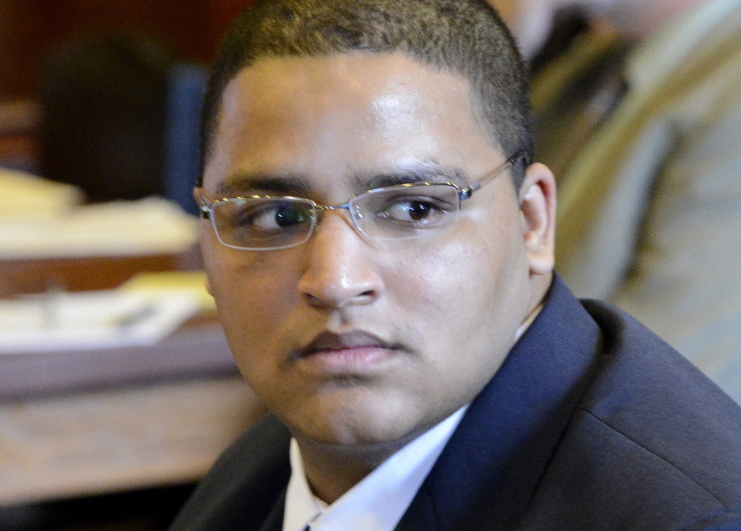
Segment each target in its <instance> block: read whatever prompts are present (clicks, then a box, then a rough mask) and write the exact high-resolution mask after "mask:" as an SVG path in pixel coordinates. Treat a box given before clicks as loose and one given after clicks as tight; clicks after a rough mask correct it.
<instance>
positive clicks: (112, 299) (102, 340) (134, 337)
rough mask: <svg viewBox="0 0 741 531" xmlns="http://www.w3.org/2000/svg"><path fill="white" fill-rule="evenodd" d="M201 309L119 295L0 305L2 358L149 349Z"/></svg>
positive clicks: (179, 298) (193, 302) (177, 297)
mask: <svg viewBox="0 0 741 531" xmlns="http://www.w3.org/2000/svg"><path fill="white" fill-rule="evenodd" d="M198 309H199V302H198V300H197V298H196V297H194V296H192V295H188V294H185V293H183V294H178V293H163V294H153V293H138V292H124V291H119V290H111V291H96V292H77V293H54V292H50V293H46V294H42V295H38V296H27V297H23V298H19V299H10V300H0V354H8V353H24V352H59V351H63V350H85V349H99V348H110V347H123V346H132V345H152V344H155V343H157V342H158V341H160V340H161V339H163V338H164V337H166V336H168V335H169V334H171V333H172V332H173V331H174V330H175V329H176V328H177V327H178V326H180V325H181V324H182V323H183V322H184V321H186V320H187V319H188V318H190V317H191V316H192V315H194V314H195V313H196V312H197V311H198Z"/></svg>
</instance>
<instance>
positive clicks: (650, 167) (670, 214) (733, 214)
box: [493, 0, 741, 402]
mask: <svg viewBox="0 0 741 531" xmlns="http://www.w3.org/2000/svg"><path fill="white" fill-rule="evenodd" d="M493 3H494V4H495V5H496V6H497V7H498V8H500V9H502V12H503V13H504V15H505V16H508V17H510V20H511V21H512V25H513V28H514V31H515V32H516V33H517V34H518V35H519V39H520V41H521V42H522V43H523V45H522V47H523V49H524V51H525V52H526V53H530V54H531V55H532V54H538V53H541V52H540V51H539V50H540V47H541V46H543V45H544V43H545V41H546V37H547V35H548V31H549V29H550V28H551V27H552V26H551V24H549V23H547V22H543V21H547V20H553V17H554V16H556V14H557V13H562V12H563V10H564V9H571V10H578V11H579V12H580V13H581V15H582V16H586V17H587V18H588V20H589V23H590V25H589V30H588V31H586V32H584V33H582V34H580V35H579V36H578V37H576V38H575V39H573V40H572V41H571V42H570V43H569V46H568V47H567V48H566V49H565V50H561V53H560V54H558V55H557V56H556V57H555V58H553V59H552V60H551V61H550V62H549V63H548V64H547V65H546V66H544V67H542V68H541V69H540V70H539V71H538V72H536V73H534V75H533V78H532V91H533V108H534V115H535V118H534V121H535V127H534V133H535V137H536V154H537V158H538V160H540V161H542V162H544V163H546V164H547V165H548V166H549V167H551V169H553V171H554V173H555V175H556V178H557V180H558V182H559V211H558V225H557V227H558V228H557V235H558V242H559V245H558V248H557V250H556V259H557V261H556V264H557V267H558V270H559V272H560V273H561V275H563V277H564V278H565V279H566V280H567V282H568V283H569V285H570V286H571V287H572V288H573V289H574V290H575V291H576V292H577V293H578V294H579V295H581V296H588V297H599V298H606V299H608V300H611V301H612V302H614V303H616V304H617V305H619V306H621V307H622V308H624V309H626V310H628V311H629V312H630V313H632V314H633V315H635V316H637V317H638V318H639V319H640V320H641V321H642V322H644V323H646V324H647V325H648V326H649V328H651V329H652V330H654V331H655V332H657V333H658V334H659V335H660V336H661V337H663V338H664V339H666V340H667V341H668V342H669V343H670V344H672V346H674V347H675V348H677V349H678V350H679V351H680V352H682V353H683V354H684V355H685V356H687V357H688V358H689V359H690V360H691V361H693V362H694V363H695V364H696V365H698V366H699V367H700V368H701V369H702V370H704V371H705V372H706V373H707V374H708V375H709V376H711V378H713V379H714V380H715V381H716V382H717V383H718V384H719V385H720V386H721V387H722V388H724V389H725V391H726V392H728V393H729V394H731V396H733V397H734V398H735V399H736V400H737V401H739V402H741V348H740V347H739V345H741V281H739V279H738V271H737V270H738V267H737V263H738V262H739V259H740V258H741V249H739V247H738V245H736V243H735V242H736V241H737V239H738V237H737V235H738V233H739V231H741V90H739V86H741V1H739V0H652V1H650V2H648V1H642V0H581V1H579V0H575V1H566V0H530V1H524V2H509V1H506V0H493ZM533 21H537V23H536V22H533ZM544 28H545V29H544Z"/></svg>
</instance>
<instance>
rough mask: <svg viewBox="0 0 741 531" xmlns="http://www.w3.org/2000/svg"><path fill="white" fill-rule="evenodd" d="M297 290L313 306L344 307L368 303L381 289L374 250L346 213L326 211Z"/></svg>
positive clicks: (310, 248)
mask: <svg viewBox="0 0 741 531" xmlns="http://www.w3.org/2000/svg"><path fill="white" fill-rule="evenodd" d="M304 245H305V246H306V249H307V253H308V261H307V264H306V267H305V270H304V272H303V274H302V276H301V278H300V280H299V282H298V291H299V293H300V294H301V296H302V297H303V298H304V299H305V300H306V301H307V302H308V303H309V304H310V305H312V306H315V307H328V308H344V307H346V306H359V305H364V304H371V303H372V302H374V301H376V300H377V299H378V298H379V297H380V296H381V294H382V292H383V281H382V279H381V277H380V275H379V273H378V271H377V269H376V267H374V261H373V259H372V258H373V256H372V253H373V252H378V251H375V250H374V249H372V248H371V247H369V246H368V244H367V242H365V241H364V240H363V239H362V238H361V236H360V235H359V234H358V233H357V232H356V231H355V228H354V227H353V226H352V221H351V220H350V218H349V216H348V215H347V213H345V212H342V211H329V212H325V213H324V215H323V216H322V219H321V220H320V223H319V226H318V227H317V230H316V233H315V234H314V235H313V236H312V238H311V240H309V242H307V243H306V244H304Z"/></svg>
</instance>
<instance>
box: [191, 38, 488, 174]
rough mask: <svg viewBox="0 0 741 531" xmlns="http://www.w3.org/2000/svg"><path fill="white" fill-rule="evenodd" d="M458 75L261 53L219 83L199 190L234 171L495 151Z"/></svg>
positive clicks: (354, 170) (415, 66) (455, 157)
mask: <svg viewBox="0 0 741 531" xmlns="http://www.w3.org/2000/svg"><path fill="white" fill-rule="evenodd" d="M469 93H470V87H469V84H468V82H467V81H466V80H465V79H464V78H463V77H461V76H459V75H457V74H454V73H451V72H446V71H440V70H437V69H435V68H434V67H430V66H427V65H424V64H422V63H420V62H418V61H416V60H414V59H411V58H409V57H407V56H405V55H403V54H398V53H393V54H391V53H389V54H366V53H360V52H354V53H348V54H338V55H333V56H327V57H287V58H285V57H284V58H266V59H262V60H260V61H258V62H257V63H255V64H254V65H252V66H250V67H248V68H245V69H244V70H242V71H241V72H240V73H239V74H238V75H237V76H236V77H235V78H234V79H233V80H232V81H231V82H230V83H229V85H228V86H227V87H226V89H225V91H224V94H223V97H222V102H221V111H220V117H219V122H218V128H217V131H216V136H215V141H214V146H213V147H214V149H213V152H212V154H211V156H210V158H209V161H208V164H207V166H206V173H205V180H204V182H205V184H206V186H209V185H211V186H214V185H220V184H221V183H222V182H223V181H225V180H229V179H230V178H232V176H234V175H240V176H244V175H250V174H256V175H277V174H284V175H291V176H292V177H293V178H295V177H297V176H299V177H300V176H302V175H313V176H331V177H332V178H334V179H337V178H338V177H339V176H340V174H343V173H344V175H347V176H352V177H353V178H354V179H356V180H357V179H358V178H359V177H358V176H362V175H369V176H372V175H373V174H375V173H378V172H396V171H400V170H402V169H404V168H405V167H418V166H420V165H424V166H428V167H429V166H431V165H432V166H435V165H438V166H451V165H452V166H455V167H461V165H462V164H463V163H464V162H465V161H470V162H474V163H475V160H476V156H483V155H488V156H489V157H490V158H489V159H488V161H487V164H488V165H489V166H491V164H492V160H496V159H492V158H491V157H496V156H497V155H498V154H499V153H500V151H501V150H499V149H498V147H496V146H493V145H492V142H491V140H490V138H489V136H488V135H487V133H486V132H485V130H484V128H483V127H482V126H481V125H480V123H479V121H478V119H477V117H476V116H475V114H474V113H473V111H472V108H471V105H470V94H469Z"/></svg>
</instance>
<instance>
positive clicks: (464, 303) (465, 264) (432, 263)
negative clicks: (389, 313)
mask: <svg viewBox="0 0 741 531" xmlns="http://www.w3.org/2000/svg"><path fill="white" fill-rule="evenodd" d="M428 249H429V250H428ZM495 276H496V264H495V263H493V262H492V257H491V256H490V255H489V253H488V251H487V248H486V247H485V246H484V245H481V244H480V243H479V242H475V241H471V240H470V239H468V240H465V241H464V240H462V239H451V240H450V241H447V242H445V244H444V245H431V246H429V247H428V248H422V249H421V250H420V251H418V252H415V253H414V254H409V255H407V256H404V257H403V258H402V259H400V260H398V261H397V262H396V264H395V269H394V274H391V275H388V276H387V278H386V283H387V288H388V293H389V294H390V295H391V296H392V297H393V298H394V299H395V300H394V302H395V303H396V304H398V305H399V307H401V308H403V309H404V310H405V313H406V315H405V318H406V319H415V320H424V321H425V322H426V323H430V324H432V325H433V326H435V327H437V326H441V327H442V329H446V330H448V331H449V330H450V322H451V320H452V321H456V322H457V321H458V319H462V318H465V317H468V315H470V313H471V311H472V306H476V301H475V299H476V298H477V297H482V296H485V293H488V292H489V291H490V290H491V286H490V285H489V284H488V279H489V278H494V277H495Z"/></svg>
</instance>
